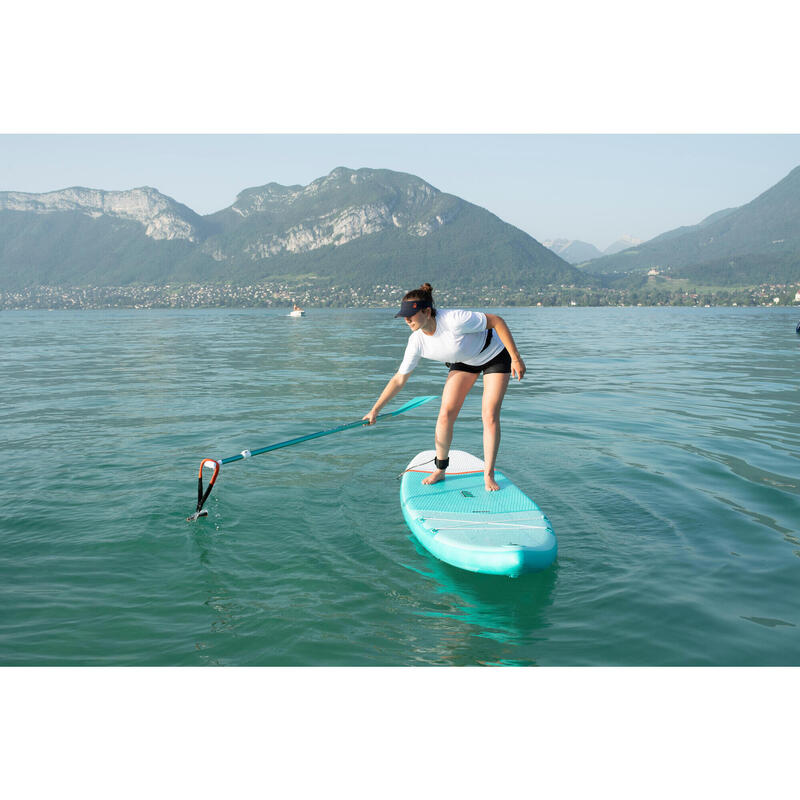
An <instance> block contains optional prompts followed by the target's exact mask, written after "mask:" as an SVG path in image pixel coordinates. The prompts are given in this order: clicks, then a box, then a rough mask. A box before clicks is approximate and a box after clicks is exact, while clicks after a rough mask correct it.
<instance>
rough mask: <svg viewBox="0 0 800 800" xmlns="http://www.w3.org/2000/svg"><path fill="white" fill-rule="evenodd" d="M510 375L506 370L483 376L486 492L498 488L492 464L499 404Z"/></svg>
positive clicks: (482, 405)
mask: <svg viewBox="0 0 800 800" xmlns="http://www.w3.org/2000/svg"><path fill="white" fill-rule="evenodd" d="M510 377H511V376H510V375H509V374H508V373H506V372H492V373H490V374H488V375H484V376H483V400H482V402H481V415H482V417H483V461H484V464H485V467H484V472H483V480H484V483H485V485H486V491H487V492H496V491H497V490H498V489H499V488H500V487H499V486H498V485H497V481H495V479H494V464H495V461H496V459H497V451H498V449H499V448H500V406H501V405H502V404H503V397H504V396H505V393H506V389H507V388H508V380H509V378H510Z"/></svg>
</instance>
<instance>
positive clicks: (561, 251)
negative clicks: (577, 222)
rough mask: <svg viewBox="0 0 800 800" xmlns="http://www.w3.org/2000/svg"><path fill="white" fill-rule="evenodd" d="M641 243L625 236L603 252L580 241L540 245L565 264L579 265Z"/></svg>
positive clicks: (548, 241) (553, 242) (559, 241)
mask: <svg viewBox="0 0 800 800" xmlns="http://www.w3.org/2000/svg"><path fill="white" fill-rule="evenodd" d="M641 241H642V240H641V239H634V237H633V236H627V235H625V236H622V237H620V238H619V239H617V240H616V241H615V242H612V243H611V244H610V245H609V246H608V247H606V249H605V250H599V249H598V248H597V247H595V246H594V245H593V244H589V242H582V241H580V239H548V240H546V241H544V242H542V244H543V245H544V246H545V247H548V248H549V249H550V250H552V251H553V252H554V253H556V255H559V256H561V258H563V259H564V261H566V262H567V263H569V264H581V263H583V262H585V261H590V260H591V259H593V258H601V257H602V256H604V255H607V256H609V255H612V254H614V253H619V252H620V251H621V250H625V249H627V248H628V247H633V246H634V245H637V244H640V243H641Z"/></svg>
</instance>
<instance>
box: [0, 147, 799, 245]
mask: <svg viewBox="0 0 800 800" xmlns="http://www.w3.org/2000/svg"><path fill="white" fill-rule="evenodd" d="M339 166H344V167H350V168H352V169H357V168H360V167H372V168H385V169H392V170H397V171H400V172H409V173H412V174H414V175H417V176H419V177H420V178H423V179H424V180H426V181H428V182H429V183H431V184H432V185H434V186H435V187H436V188H437V189H440V190H441V191H444V192H448V193H450V194H454V195H457V196H459V197H461V198H463V199H464V200H467V201H469V202H471V203H475V204H477V205H479V206H482V207H484V208H486V209H488V210H489V211H491V212H492V213H494V214H496V215H497V216H499V217H500V218H501V219H503V220H505V221H506V222H509V223H511V224H512V225H515V226H517V227H518V228H521V229H522V230H524V231H525V232H527V233H529V234H530V235H531V236H533V237H534V238H536V239H537V240H539V241H544V240H547V239H552V238H566V239H578V240H582V241H586V242H590V243H591V244H594V245H595V246H597V247H599V248H600V249H601V250H602V249H604V248H605V247H607V246H608V245H609V244H611V243H612V242H614V241H615V240H617V239H618V238H620V237H621V236H623V235H629V236H633V237H635V238H637V239H645V240H646V239H650V238H652V237H653V236H656V235H658V234H660V233H664V232H665V231H667V230H671V229H673V228H676V227H678V226H681V225H693V224H696V223H698V222H700V221H701V220H702V219H703V218H705V217H706V216H708V215H709V214H712V213H714V212H716V211H719V210H721V209H723V208H730V207H733V206H738V205H742V204H744V203H747V202H749V201H750V200H752V199H753V198H755V197H756V196H757V195H759V194H761V193H762V192H763V191H765V190H767V189H768V188H769V187H770V186H773V185H774V184H775V183H777V182H778V181H779V180H781V179H782V178H783V177H785V176H786V175H787V174H788V173H789V172H790V171H791V170H792V169H793V168H795V167H797V166H800V135H797V134H777V135H776V134H750V135H747V134H669V135H658V134H629V135H615V134H505V135H504V134H362V135H354V134H164V135H159V134H134V135H124V134H88V135H87V134H73V135H63V134H61V135H60V134H38V135H31V134H5V135H0V190H6V191H23V192H46V191H52V190H55V189H62V188H66V187H68V186H86V187H90V188H95V189H106V190H124V189H131V188H133V187H137V186H152V187H155V188H156V189H158V190H159V191H161V192H163V193H164V194H167V195H169V196H170V197H173V198H174V199H175V200H177V201H179V202H181V203H184V204H185V205H187V206H189V207H190V208H192V209H193V210H194V211H196V212H197V213H199V214H209V213H212V212H214V211H219V210H220V209H222V208H225V207H227V206H229V205H230V204H231V203H233V202H234V200H235V198H236V195H237V194H238V193H239V192H241V191H242V190H243V189H245V188H248V187H251V186H260V185H263V184H265V183H270V182H273V181H274V182H277V183H281V184H284V185H294V184H301V185H306V184H308V183H310V182H311V181H313V180H314V179H316V178H319V177H321V176H323V175H327V174H328V173H329V172H330V171H331V170H332V169H334V168H335V167H339Z"/></svg>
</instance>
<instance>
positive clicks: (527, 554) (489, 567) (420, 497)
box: [400, 450, 558, 577]
mask: <svg viewBox="0 0 800 800" xmlns="http://www.w3.org/2000/svg"><path fill="white" fill-rule="evenodd" d="M435 455H436V454H435V452H434V451H433V450H426V451H424V452H422V453H420V454H419V455H417V456H415V457H414V458H413V459H412V460H411V463H410V464H409V465H408V467H407V468H406V470H407V471H406V472H405V473H404V474H403V481H402V484H401V486H400V504H401V506H402V508H403V516H404V517H405V519H406V523H407V524H408V527H409V528H411V532H412V533H413V534H414V536H416V537H417V539H418V540H419V542H420V544H422V546H423V547H424V548H425V549H426V550H428V551H429V552H430V553H432V554H433V555H434V556H436V557H437V558H439V559H441V560H442V561H445V562H447V563H448V564H452V565H453V566H454V567H460V568H461V569H466V570H469V571H470V572H484V573H487V574H489V575H508V576H511V577H516V576H518V575H522V574H524V573H526V572H537V571H539V570H543V569H546V568H547V567H549V566H550V565H551V564H552V563H553V562H554V561H555V559H556V553H557V550H558V545H557V542H556V535H555V533H554V532H553V526H552V525H551V524H550V520H548V519H547V517H546V516H545V515H544V514H543V513H542V511H541V510H540V509H539V506H537V505H536V503H534V502H533V500H531V499H530V497H528V496H527V495H526V494H524V492H522V491H521V490H520V489H518V488H517V487H516V486H515V485H514V484H513V483H512V482H511V481H510V480H509V479H508V478H507V477H506V476H505V475H504V474H503V473H502V472H500V471H499V470H495V480H496V481H497V483H498V484H499V486H500V489H499V491H496V492H487V491H486V488H485V487H484V483H483V466H484V465H483V461H481V459H479V458H477V457H475V456H473V455H470V454H469V453H465V452H464V451H463V450H451V451H450V466H449V467H448V469H447V473H446V476H445V479H444V480H443V481H439V482H438V483H434V484H433V485H431V486H425V485H423V483H422V481H423V479H424V478H425V477H427V476H428V475H430V474H431V472H433V469H434V467H433V458H434V456H435Z"/></svg>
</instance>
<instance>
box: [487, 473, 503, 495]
mask: <svg viewBox="0 0 800 800" xmlns="http://www.w3.org/2000/svg"><path fill="white" fill-rule="evenodd" d="M483 483H484V485H485V486H486V491H487V492H496V491H498V490H499V489H500V485H499V484H498V483H497V481H496V480H495V479H494V470H492V471H491V472H484V473H483Z"/></svg>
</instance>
